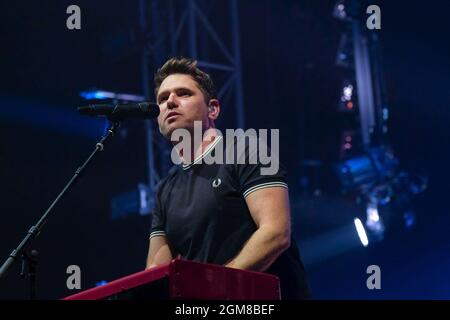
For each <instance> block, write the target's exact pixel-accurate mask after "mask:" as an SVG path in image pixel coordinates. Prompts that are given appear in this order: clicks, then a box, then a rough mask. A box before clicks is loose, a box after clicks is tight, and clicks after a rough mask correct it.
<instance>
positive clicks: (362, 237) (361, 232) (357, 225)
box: [353, 218, 369, 247]
mask: <svg viewBox="0 0 450 320" xmlns="http://www.w3.org/2000/svg"><path fill="white" fill-rule="evenodd" d="M353 222H354V224H355V228H356V232H357V233H358V237H359V240H361V243H362V245H363V246H364V247H367V246H368V245H369V239H368V238H367V233H366V230H365V229H364V225H363V224H362V222H361V220H360V219H359V218H355V219H354V220H353Z"/></svg>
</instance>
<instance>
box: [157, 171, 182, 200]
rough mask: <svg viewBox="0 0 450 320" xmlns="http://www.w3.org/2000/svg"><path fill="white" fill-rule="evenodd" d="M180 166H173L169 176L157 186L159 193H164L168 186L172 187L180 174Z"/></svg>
mask: <svg viewBox="0 0 450 320" xmlns="http://www.w3.org/2000/svg"><path fill="white" fill-rule="evenodd" d="M180 170H181V168H180V166H179V165H173V166H172V167H171V168H170V169H169V171H168V173H167V175H166V176H165V177H164V178H162V179H161V180H160V181H159V183H158V184H157V186H156V190H157V192H158V193H161V192H163V191H164V190H165V189H166V188H167V187H168V186H170V185H172V184H173V182H174V180H175V179H176V176H177V175H178V174H179V173H180Z"/></svg>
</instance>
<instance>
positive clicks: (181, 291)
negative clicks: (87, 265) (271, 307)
mask: <svg viewBox="0 0 450 320" xmlns="http://www.w3.org/2000/svg"><path fill="white" fill-rule="evenodd" d="M164 277H168V278H169V291H170V297H171V298H172V299H202V300H207V299H209V300H212V299H216V300H279V299H280V288H279V280H278V278H277V277H275V276H273V275H269V274H265V273H259V272H252V271H245V270H238V269H231V268H225V267H223V266H219V265H213V264H205V263H199V262H192V261H187V260H179V259H175V260H172V261H171V262H170V263H168V264H166V265H162V266H159V267H157V268H154V269H151V270H145V271H141V272H138V273H135V274H132V275H129V276H126V277H123V278H120V279H118V280H115V281H112V282H110V283H108V284H105V285H102V286H100V287H96V288H92V289H89V290H86V291H83V292H80V293H77V294H74V295H71V296H69V297H66V298H64V300H98V299H105V298H108V297H110V296H113V295H115V294H118V293H121V292H123V291H125V290H132V289H133V288H137V287H140V286H142V285H145V284H148V283H150V282H153V281H156V280H159V279H162V278H164Z"/></svg>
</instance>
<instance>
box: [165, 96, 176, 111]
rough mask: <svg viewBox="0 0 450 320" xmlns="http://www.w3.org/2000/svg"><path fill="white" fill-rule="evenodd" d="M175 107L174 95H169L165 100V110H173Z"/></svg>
mask: <svg viewBox="0 0 450 320" xmlns="http://www.w3.org/2000/svg"><path fill="white" fill-rule="evenodd" d="M177 106H178V104H177V100H176V97H175V94H171V95H170V96H169V97H168V98H167V108H168V109H173V108H176V107H177Z"/></svg>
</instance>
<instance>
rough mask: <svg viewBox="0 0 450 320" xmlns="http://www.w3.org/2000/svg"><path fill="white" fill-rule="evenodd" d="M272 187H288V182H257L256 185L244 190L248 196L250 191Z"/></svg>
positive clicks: (245, 196) (245, 195)
mask: <svg viewBox="0 0 450 320" xmlns="http://www.w3.org/2000/svg"><path fill="white" fill-rule="evenodd" d="M271 187H283V188H286V189H288V185H287V183H284V182H280V181H274V182H266V183H261V184H257V185H256V186H253V187H251V188H249V189H247V190H246V191H244V193H243V195H244V198H247V196H248V195H249V194H250V193H252V192H254V191H256V190H260V189H264V188H271Z"/></svg>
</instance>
